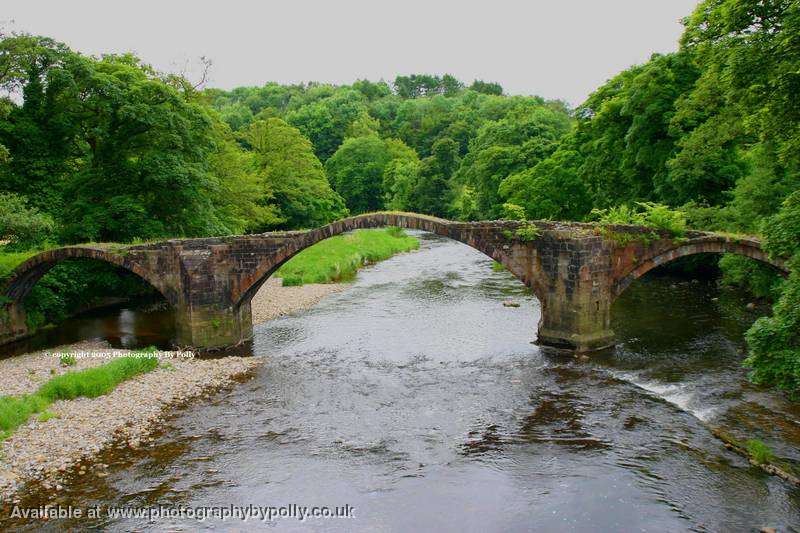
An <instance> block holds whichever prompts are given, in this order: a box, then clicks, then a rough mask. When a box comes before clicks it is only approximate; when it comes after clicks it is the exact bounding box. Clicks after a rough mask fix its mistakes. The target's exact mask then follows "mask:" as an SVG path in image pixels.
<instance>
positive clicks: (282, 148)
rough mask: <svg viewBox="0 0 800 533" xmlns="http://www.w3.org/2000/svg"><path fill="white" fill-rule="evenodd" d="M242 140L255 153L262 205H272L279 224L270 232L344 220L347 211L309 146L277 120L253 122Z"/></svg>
mask: <svg viewBox="0 0 800 533" xmlns="http://www.w3.org/2000/svg"><path fill="white" fill-rule="evenodd" d="M244 139H245V140H246V142H247V143H248V144H249V145H250V147H251V149H252V150H253V152H254V153H255V157H256V165H257V168H258V171H259V173H260V176H261V181H262V184H263V194H264V198H263V199H262V203H263V205H273V206H274V208H275V211H274V212H275V214H276V215H277V216H278V217H280V218H279V220H280V222H279V223H273V224H269V225H267V226H266V227H264V226H262V227H259V228H258V229H259V230H261V231H263V230H265V229H271V228H304V227H305V228H311V227H318V226H322V225H324V224H327V223H328V222H331V221H333V220H337V219H339V218H344V217H346V216H347V214H348V211H347V208H346V207H345V205H344V201H343V200H342V197H341V196H339V194H337V193H336V192H334V191H333V190H332V189H331V187H330V184H329V183H328V179H327V178H326V176H325V172H324V170H323V168H322V164H321V163H320V162H319V159H317V157H316V156H315V155H314V152H313V150H312V147H311V143H310V142H309V141H308V140H307V139H305V138H304V137H303V136H302V135H301V134H300V132H299V131H298V130H297V129H296V128H294V127H292V126H290V125H289V124H287V123H286V122H285V121H283V120H281V119H279V118H271V119H268V120H258V121H255V122H253V124H251V125H250V127H249V128H248V129H247V131H246V132H245V134H244Z"/></svg>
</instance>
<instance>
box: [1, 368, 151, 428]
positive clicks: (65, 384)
mask: <svg viewBox="0 0 800 533" xmlns="http://www.w3.org/2000/svg"><path fill="white" fill-rule="evenodd" d="M156 367H158V358H157V357H156V356H155V355H152V354H150V353H148V352H142V353H139V354H136V355H134V356H130V357H120V358H119V359H114V360H113V361H111V362H109V363H106V364H104V365H101V366H98V367H94V368H87V369H86V370H80V371H77V372H68V373H66V374H63V375H61V376H58V377H55V378H53V379H51V380H50V381H48V382H47V383H45V384H43V385H42V386H41V387H39V389H38V390H37V391H36V392H34V393H33V394H21V395H19V396H0V430H2V432H0V440H2V439H4V438H6V437H8V436H9V435H10V434H11V432H13V431H14V430H15V429H17V428H18V427H19V426H21V425H22V424H24V423H25V422H27V420H28V418H30V416H31V415H33V414H35V413H40V412H42V411H44V410H45V409H46V408H47V406H49V405H50V404H51V403H53V402H55V401H57V400H72V399H74V398H79V397H86V398H96V397H97V396H102V395H103V394H107V393H109V392H111V391H112V390H113V389H114V387H116V386H117V385H119V384H120V383H122V382H123V381H125V380H128V379H130V378H132V377H134V376H137V375H139V374H143V373H145V372H149V371H151V370H153V369H155V368H156Z"/></svg>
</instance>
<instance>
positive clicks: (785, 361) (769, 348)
mask: <svg viewBox="0 0 800 533" xmlns="http://www.w3.org/2000/svg"><path fill="white" fill-rule="evenodd" d="M764 232H765V234H766V240H765V242H764V248H765V249H766V250H767V252H768V253H769V254H770V257H773V258H777V257H792V259H791V260H790V261H789V266H790V269H791V270H792V273H791V274H790V275H789V278H788V279H787V280H786V281H785V282H783V283H782V285H781V288H780V297H779V298H778V300H777V301H776V303H775V305H774V306H773V307H772V316H771V317H762V318H759V319H758V320H756V322H755V323H754V324H753V325H752V326H751V327H750V329H749V330H748V331H747V334H746V338H747V343H748V344H749V345H750V355H749V356H748V357H747V359H745V361H744V365H745V366H746V367H748V368H750V369H752V372H751V373H750V377H751V379H752V380H753V381H754V382H756V383H761V384H764V385H776V386H778V387H780V388H782V389H785V390H786V391H787V392H788V393H789V395H790V396H792V397H800V191H797V192H795V193H793V194H791V195H790V196H789V197H788V198H787V199H786V200H785V201H784V203H783V205H782V207H781V210H780V211H779V212H778V214H777V215H775V216H772V217H770V218H769V219H768V220H767V221H766V223H765V224H764Z"/></svg>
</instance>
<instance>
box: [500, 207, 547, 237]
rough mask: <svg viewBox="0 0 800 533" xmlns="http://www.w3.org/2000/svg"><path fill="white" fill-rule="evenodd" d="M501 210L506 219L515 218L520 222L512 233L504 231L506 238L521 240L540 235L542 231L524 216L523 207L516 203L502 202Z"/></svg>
mask: <svg viewBox="0 0 800 533" xmlns="http://www.w3.org/2000/svg"><path fill="white" fill-rule="evenodd" d="M503 211H504V212H505V217H504V218H505V219H506V220H516V221H518V222H520V226H519V228H517V229H516V230H515V231H514V232H513V233H511V232H510V231H508V232H507V233H504V235H505V237H506V238H513V239H519V240H521V241H532V240H535V239H538V238H539V237H541V236H542V232H541V231H539V228H538V227H537V226H536V224H533V223H531V222H530V221H528V219H527V218H526V217H525V208H523V207H522V206H519V205H516V204H510V203H505V204H503Z"/></svg>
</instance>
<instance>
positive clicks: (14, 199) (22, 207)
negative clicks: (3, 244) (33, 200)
mask: <svg viewBox="0 0 800 533" xmlns="http://www.w3.org/2000/svg"><path fill="white" fill-rule="evenodd" d="M53 229H54V226H53V221H52V219H51V218H50V217H49V216H48V215H46V214H44V213H40V212H39V211H38V210H37V209H36V208H33V207H28V205H27V202H26V200H25V198H24V197H22V196H19V195H16V194H13V193H0V240H5V241H9V244H8V246H9V248H10V249H13V250H26V249H28V248H33V247H35V246H38V245H40V244H42V243H43V242H44V241H46V240H47V239H48V238H49V237H50V236H51V235H52V234H53Z"/></svg>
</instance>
